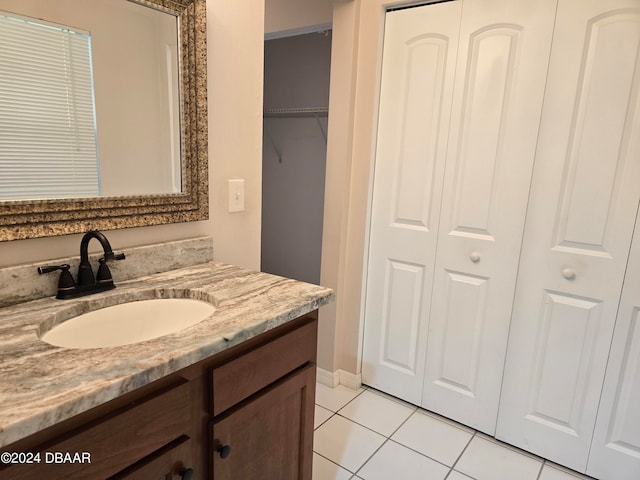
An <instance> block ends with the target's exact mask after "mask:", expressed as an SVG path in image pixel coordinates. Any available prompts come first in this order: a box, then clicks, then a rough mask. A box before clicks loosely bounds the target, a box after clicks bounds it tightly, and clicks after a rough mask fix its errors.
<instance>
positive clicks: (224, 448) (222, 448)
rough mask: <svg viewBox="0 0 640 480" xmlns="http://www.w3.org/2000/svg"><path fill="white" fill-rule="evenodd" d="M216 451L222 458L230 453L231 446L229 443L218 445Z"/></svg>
mask: <svg viewBox="0 0 640 480" xmlns="http://www.w3.org/2000/svg"><path fill="white" fill-rule="evenodd" d="M216 451H217V452H218V453H219V454H220V458H223V459H224V458H227V457H228V456H229V455H231V447H230V446H229V445H220V446H219V447H218V450H216Z"/></svg>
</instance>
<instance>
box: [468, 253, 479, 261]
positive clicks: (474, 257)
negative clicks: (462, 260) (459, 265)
mask: <svg viewBox="0 0 640 480" xmlns="http://www.w3.org/2000/svg"><path fill="white" fill-rule="evenodd" d="M469 260H471V261H472V262H473V263H478V262H479V261H480V254H479V253H478V252H471V254H470V255H469Z"/></svg>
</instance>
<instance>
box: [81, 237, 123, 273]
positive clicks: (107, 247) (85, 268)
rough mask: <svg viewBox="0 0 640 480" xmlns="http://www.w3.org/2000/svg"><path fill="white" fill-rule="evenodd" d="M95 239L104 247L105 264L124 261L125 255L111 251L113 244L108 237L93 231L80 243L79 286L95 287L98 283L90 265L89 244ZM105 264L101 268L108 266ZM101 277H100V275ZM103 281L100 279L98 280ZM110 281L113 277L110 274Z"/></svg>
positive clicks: (102, 263)
mask: <svg viewBox="0 0 640 480" xmlns="http://www.w3.org/2000/svg"><path fill="white" fill-rule="evenodd" d="M93 238H95V239H96V240H98V242H100V245H102V250H103V251H104V262H106V261H108V260H123V259H124V258H125V255H124V253H119V254H115V253H113V250H112V249H111V244H110V243H109V240H107V237H105V236H104V234H103V233H102V232H99V231H97V230H92V231H90V232H87V233H85V234H84V236H83V237H82V241H81V242H80V266H79V267H78V283H77V284H78V286H87V285H93V284H94V283H96V279H95V277H94V276H93V270H92V269H91V263H89V242H90V241H91V239H93ZM104 262H101V267H102V266H103V265H104V267H105V268H106V265H105V263H104ZM99 277H100V275H99ZM102 277H103V278H102V280H104V275H102ZM98 280H99V281H100V280H101V279H100V278H99V279H98ZM106 280H108V281H111V275H110V274H109V276H108V279H106Z"/></svg>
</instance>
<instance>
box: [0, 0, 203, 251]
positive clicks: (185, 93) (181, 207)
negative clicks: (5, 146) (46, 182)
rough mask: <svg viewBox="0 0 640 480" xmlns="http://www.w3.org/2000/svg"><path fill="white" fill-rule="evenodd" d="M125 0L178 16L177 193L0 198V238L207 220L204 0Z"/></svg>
mask: <svg viewBox="0 0 640 480" xmlns="http://www.w3.org/2000/svg"><path fill="white" fill-rule="evenodd" d="M123 1H124V0H123ZM129 1H132V2H134V3H138V4H140V5H145V6H148V7H151V8H155V9H158V10H161V11H164V12H167V13H170V14H173V15H175V16H176V17H177V19H178V22H177V23H178V32H179V37H180V38H179V45H180V49H181V55H180V62H181V65H180V67H181V68H180V71H181V85H180V105H181V115H180V118H181V122H180V124H181V130H182V131H181V139H182V142H181V152H182V155H181V157H182V192H181V193H173V194H158V195H131V196H117V197H86V198H71V199H51V200H49V199H47V200H12V201H2V202H0V241H8V240H19V239H25V238H37V237H49V236H56V235H66V234H71V233H80V232H86V231H89V230H115V229H120V228H128V227H141V226H147V225H160V224H166V223H179V222H191V221H196V220H206V219H208V218H209V179H208V174H209V172H208V151H207V148H208V145H207V141H208V131H207V129H208V124H207V43H206V42H207V27H206V4H205V2H206V0H129Z"/></svg>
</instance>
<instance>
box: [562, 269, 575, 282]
mask: <svg viewBox="0 0 640 480" xmlns="http://www.w3.org/2000/svg"><path fill="white" fill-rule="evenodd" d="M562 276H563V277H564V278H566V279H567V280H573V279H574V278H576V272H574V271H573V269H571V268H569V267H567V268H565V269H563V270H562Z"/></svg>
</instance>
